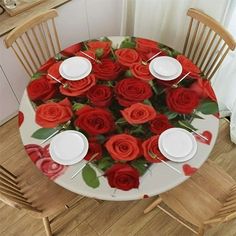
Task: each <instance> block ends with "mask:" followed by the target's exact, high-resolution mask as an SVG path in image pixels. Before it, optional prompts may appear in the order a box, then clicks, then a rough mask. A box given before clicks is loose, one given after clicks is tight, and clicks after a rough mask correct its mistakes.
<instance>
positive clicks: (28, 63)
mask: <svg viewBox="0 0 236 236" xmlns="http://www.w3.org/2000/svg"><path fill="white" fill-rule="evenodd" d="M15 43H16V46H17V49H18V50H19V52H20V53H21V55H22V57H23V59H24V62H25V64H26V65H27V66H28V68H29V69H30V71H31V74H33V73H34V68H33V67H32V65H31V64H30V62H29V60H28V59H27V56H26V55H25V53H24V52H23V50H22V49H21V46H20V44H19V43H18V41H16V42H15Z"/></svg>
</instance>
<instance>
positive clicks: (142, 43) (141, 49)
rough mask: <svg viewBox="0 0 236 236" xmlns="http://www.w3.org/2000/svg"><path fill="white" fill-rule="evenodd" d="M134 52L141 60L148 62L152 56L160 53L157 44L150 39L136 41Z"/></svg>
mask: <svg viewBox="0 0 236 236" xmlns="http://www.w3.org/2000/svg"><path fill="white" fill-rule="evenodd" d="M136 50H137V52H138V53H139V54H140V55H141V57H142V59H143V60H148V59H149V58H151V57H152V56H153V55H154V54H156V53H157V52H159V51H160V49H159V48H158V43H157V42H155V41H153V40H150V39H142V38H137V39H136Z"/></svg>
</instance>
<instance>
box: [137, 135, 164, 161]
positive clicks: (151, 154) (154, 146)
mask: <svg viewBox="0 0 236 236" xmlns="http://www.w3.org/2000/svg"><path fill="white" fill-rule="evenodd" d="M158 139H159V136H158V135H155V136H152V137H151V138H149V139H147V140H146V141H144V142H143V144H142V148H143V155H144V157H145V159H146V160H147V161H149V162H151V163H157V162H160V160H158V159H157V158H156V157H158V158H160V159H161V160H166V158H165V157H164V156H163V155H162V154H161V152H160V150H159V148H158Z"/></svg>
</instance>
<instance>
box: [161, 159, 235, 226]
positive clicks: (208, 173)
mask: <svg viewBox="0 0 236 236" xmlns="http://www.w3.org/2000/svg"><path fill="white" fill-rule="evenodd" d="M234 184H235V181H234V179H233V178H231V176H229V175H228V174H227V173H226V172H225V171H224V170H222V169H221V168H219V167H218V166H216V165H215V164H214V163H213V162H211V161H207V162H206V163H205V164H204V165H203V166H202V167H201V168H200V169H199V170H198V171H197V172H196V173H195V174H194V175H193V176H192V177H191V178H190V179H188V180H187V181H185V182H184V183H183V184H181V185H179V186H177V187H176V188H174V189H172V190H170V191H168V192H165V193H163V194H160V197H161V198H162V200H163V202H164V203H165V204H166V205H168V207H170V208H171V209H172V210H173V211H174V212H176V213H177V214H178V215H180V216H181V217H182V218H184V219H185V220H187V221H189V222H190V223H192V224H193V225H196V226H199V227H200V226H201V225H202V223H203V222H204V221H205V220H208V219H210V218H211V217H213V216H214V215H215V214H216V212H217V211H218V210H219V209H220V207H221V206H222V203H223V201H224V199H225V198H226V197H227V195H228V193H229V192H230V189H231V187H232V186H233V185H234Z"/></svg>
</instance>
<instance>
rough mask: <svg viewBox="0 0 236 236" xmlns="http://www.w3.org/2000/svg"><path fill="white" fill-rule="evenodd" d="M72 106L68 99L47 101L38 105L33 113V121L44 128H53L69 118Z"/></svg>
mask: <svg viewBox="0 0 236 236" xmlns="http://www.w3.org/2000/svg"><path fill="white" fill-rule="evenodd" d="M71 109H72V107H71V104H70V101H69V100H68V99H67V98H65V99H64V100H62V101H60V102H58V103H55V102H49V103H46V104H42V105H40V106H38V108H37V109H36V114H35V121H36V123H37V124H38V125H40V126H42V127H44V128H54V127H57V126H58V125H60V124H63V123H65V122H67V121H68V120H70V119H71V117H72V115H73V113H72V110H71Z"/></svg>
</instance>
